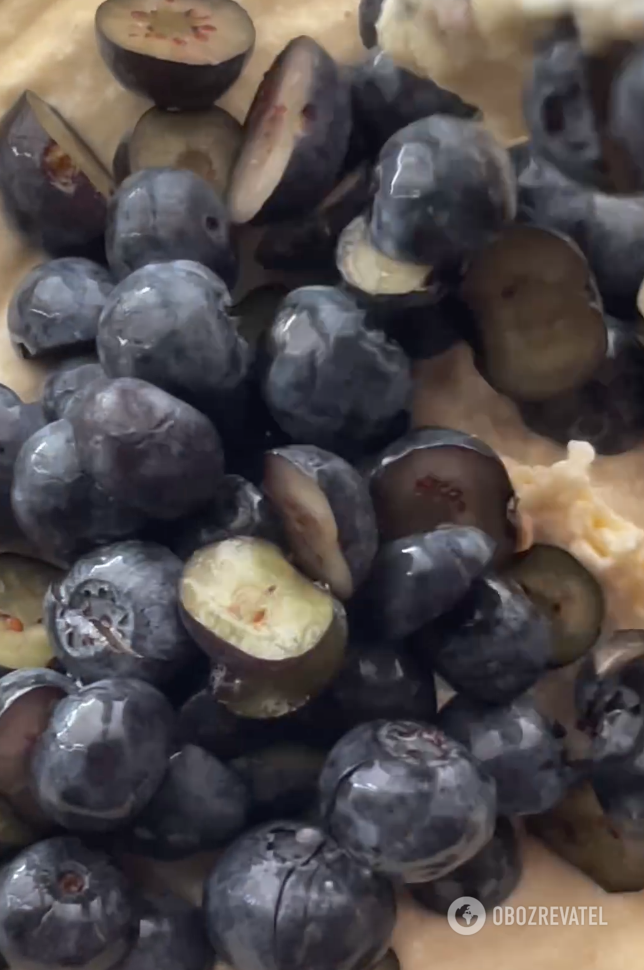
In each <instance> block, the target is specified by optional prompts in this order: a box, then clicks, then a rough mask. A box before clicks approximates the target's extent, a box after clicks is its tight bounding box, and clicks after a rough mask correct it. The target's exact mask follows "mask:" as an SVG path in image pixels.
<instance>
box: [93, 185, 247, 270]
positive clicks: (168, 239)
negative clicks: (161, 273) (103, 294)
mask: <svg viewBox="0 0 644 970" xmlns="http://www.w3.org/2000/svg"><path fill="white" fill-rule="evenodd" d="M105 247H106V252H107V261H108V263H109V265H110V269H111V270H112V272H113V273H114V275H115V276H116V278H117V279H119V280H122V279H124V278H125V277H126V276H127V275H128V274H129V273H132V272H133V271H134V270H135V269H139V267H140V266H145V265H146V264H147V263H168V262H172V260H175V259H190V260H194V261H195V262H196V263H203V265H204V266H207V267H208V269H211V270H213V272H215V273H217V275H218V276H221V278H222V280H223V281H224V282H225V283H226V285H227V286H230V287H232V286H234V284H235V281H236V279H237V258H236V255H235V253H234V250H233V248H232V244H231V240H230V235H229V225H228V216H227V214H226V208H225V206H224V204H223V202H222V200H221V199H220V198H219V196H218V195H217V193H216V192H215V190H214V189H213V188H212V186H211V185H210V184H209V183H208V182H206V180H205V179H202V178H201V176H199V175H195V173H194V172H189V171H188V170H187V169H172V168H147V169H142V170H141V171H140V172H135V174H134V175H130V177H129V178H126V179H125V181H124V182H122V183H121V186H120V187H119V190H118V192H117V193H116V195H115V196H114V197H113V198H112V200H111V201H110V204H109V207H108V216H107V230H106V235H105Z"/></svg>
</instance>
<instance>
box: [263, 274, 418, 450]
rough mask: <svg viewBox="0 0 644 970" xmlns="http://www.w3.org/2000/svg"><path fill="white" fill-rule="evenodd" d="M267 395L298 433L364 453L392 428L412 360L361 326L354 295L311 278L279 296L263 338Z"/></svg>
mask: <svg viewBox="0 0 644 970" xmlns="http://www.w3.org/2000/svg"><path fill="white" fill-rule="evenodd" d="M268 355H269V363H268V366H267V370H266V374H265V377H264V397H265V400H266V403H267V404H268V407H269V409H270V411H271V412H272V414H273V417H274V418H275V420H276V421H277V423H278V424H279V425H280V427H281V428H282V429H283V430H284V431H285V432H286V433H287V434H288V435H290V436H291V438H293V439H294V440H296V441H299V442H301V443H303V444H314V445H318V446H319V447H320V448H326V449H328V450H329V451H333V452H335V453H336V454H339V455H342V456H343V457H345V456H347V455H353V454H355V453H356V452H358V453H364V452H365V451H368V450H369V449H370V448H372V447H374V446H377V445H376V443H377V442H378V441H380V440H381V439H382V438H383V437H385V436H386V435H387V434H389V433H390V430H391V428H392V426H393V425H394V423H395V421H396V419H398V417H399V415H400V413H401V412H404V411H406V410H407V408H408V405H409V401H410V395H411V375H410V369H409V362H408V360H407V358H406V356H405V354H404V353H403V351H402V350H401V349H400V348H399V347H398V346H397V344H394V343H392V342H390V341H388V340H387V339H386V337H385V336H384V334H382V333H380V332H378V331H375V330H368V329H367V328H366V327H365V314H364V312H363V311H362V310H361V309H360V308H359V307H358V305H357V304H356V303H355V301H354V300H353V299H352V298H351V297H350V296H348V295H347V294H345V293H342V292H341V291H340V290H337V289H335V288H334V287H328V286H308V287H302V288H301V289H298V290H294V291H293V292H292V293H290V294H289V296H288V297H287V298H286V300H284V302H283V304H282V306H281V309H280V311H279V312H278V314H277V317H276V319H275V323H274V324H273V327H272V330H271V332H270V336H269V340H268Z"/></svg>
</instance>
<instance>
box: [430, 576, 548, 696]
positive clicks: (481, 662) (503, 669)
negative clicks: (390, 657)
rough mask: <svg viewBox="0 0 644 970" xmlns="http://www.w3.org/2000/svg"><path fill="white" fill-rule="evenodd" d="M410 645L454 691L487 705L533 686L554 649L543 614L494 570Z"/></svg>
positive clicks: (511, 583)
mask: <svg viewBox="0 0 644 970" xmlns="http://www.w3.org/2000/svg"><path fill="white" fill-rule="evenodd" d="M411 645H412V649H413V650H414V652H415V654H416V657H417V659H418V660H419V662H420V663H421V664H422V665H423V666H424V667H426V668H429V669H434V670H436V672H437V673H439V674H440V675H441V677H443V678H444V679H445V680H446V681H447V682H448V683H449V684H451V686H452V687H453V688H454V690H456V691H459V692H461V693H463V694H466V695H467V696H468V697H471V698H473V699H474V700H481V701H485V702H487V703H489V704H507V703H508V702H509V701H511V700H513V699H514V698H515V697H518V696H519V695H520V694H522V693H523V692H524V691H526V690H528V689H529V688H530V687H532V685H533V684H534V683H536V681H537V680H538V679H539V677H540V676H541V675H542V674H543V673H544V672H545V670H546V668H547V666H548V664H549V663H550V660H551V659H552V650H553V648H552V629H551V626H550V623H549V621H548V619H547V618H546V616H545V615H544V614H543V613H542V612H541V611H540V610H539V609H538V608H537V607H536V606H535V605H534V604H533V603H532V601H531V600H529V599H528V597H527V596H526V594H525V593H524V592H523V589H522V588H521V587H520V586H519V585H518V584H517V583H515V582H512V581H511V580H503V579H499V578H498V577H496V576H494V575H488V576H483V577H482V578H480V579H477V580H476V581H475V582H474V583H473V584H472V587H471V589H470V591H469V593H468V594H467V596H465V597H464V598H463V599H462V600H461V601H460V602H459V603H458V604H457V605H456V606H455V607H454V608H453V609H452V610H450V611H449V613H445V614H443V616H440V617H439V618H438V619H437V620H435V621H434V622H433V623H430V624H428V625H427V626H426V627H424V628H423V629H422V630H419V631H418V633H417V634H415V635H414V637H413V638H412V644H411Z"/></svg>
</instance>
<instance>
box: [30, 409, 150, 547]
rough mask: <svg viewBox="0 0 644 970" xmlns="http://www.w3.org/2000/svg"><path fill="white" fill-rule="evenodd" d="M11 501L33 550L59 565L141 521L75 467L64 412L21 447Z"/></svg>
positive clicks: (123, 533)
mask: <svg viewBox="0 0 644 970" xmlns="http://www.w3.org/2000/svg"><path fill="white" fill-rule="evenodd" d="M11 504H12V507H13V512H14V515H15V517H16V521H17V522H18V524H19V526H20V528H21V529H22V531H23V532H24V533H25V535H26V536H27V537H28V538H29V539H30V540H31V542H32V543H33V544H34V546H35V547H36V549H37V550H38V552H39V554H40V555H41V556H42V557H43V558H44V559H48V560H51V561H52V562H54V563H56V564H58V565H62V566H69V565H71V563H72V562H73V561H74V559H76V558H77V557H78V556H80V555H82V554H83V553H84V552H87V551H88V550H90V549H93V548H95V547H96V546H98V545H100V544H101V543H104V542H109V541H111V540H113V539H118V538H121V537H123V536H127V535H131V534H132V533H133V532H136V531H137V530H138V529H140V528H141V526H142V525H143V523H144V521H145V518H144V516H143V515H142V514H141V512H139V511H137V510H136V509H134V508H131V507H130V506H128V505H125V504H124V503H123V502H122V501H120V500H119V499H118V498H116V497H114V496H113V495H110V494H109V493H108V492H107V491H104V490H103V488H102V487H101V486H100V485H99V484H97V483H96V482H95V481H94V480H93V479H92V477H91V476H90V475H88V474H87V473H86V472H85V471H84V470H83V469H82V468H81V466H80V463H79V457H78V450H77V447H76V441H75V439H74V432H73V429H72V426H71V424H70V422H69V421H67V420H66V419H64V418H63V419H62V420H60V421H55V422H54V423H53V424H49V425H47V427H45V428H42V430H40V431H37V432H36V433H35V434H34V435H32V436H31V438H29V439H28V440H27V441H26V442H25V444H24V445H23V447H22V448H21V450H20V453H19V455H18V458H17V460H16V464H15V469H14V475H13V487H12V489H11Z"/></svg>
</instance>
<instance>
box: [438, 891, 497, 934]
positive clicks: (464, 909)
mask: <svg viewBox="0 0 644 970" xmlns="http://www.w3.org/2000/svg"><path fill="white" fill-rule="evenodd" d="M486 919H487V913H486V912H485V906H484V905H483V903H482V902H480V901H479V900H478V899H475V898H474V897H473V896H459V898H458V899H455V900H454V902H453V903H452V905H451V906H450V908H449V910H448V911H447V922H448V923H449V925H450V926H451V928H452V929H453V930H454V932H455V933H458V934H459V936H473V935H474V934H475V933H478V932H479V930H482V929H483V927H484V926H485V920H486Z"/></svg>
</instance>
